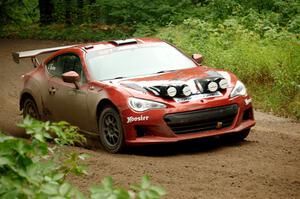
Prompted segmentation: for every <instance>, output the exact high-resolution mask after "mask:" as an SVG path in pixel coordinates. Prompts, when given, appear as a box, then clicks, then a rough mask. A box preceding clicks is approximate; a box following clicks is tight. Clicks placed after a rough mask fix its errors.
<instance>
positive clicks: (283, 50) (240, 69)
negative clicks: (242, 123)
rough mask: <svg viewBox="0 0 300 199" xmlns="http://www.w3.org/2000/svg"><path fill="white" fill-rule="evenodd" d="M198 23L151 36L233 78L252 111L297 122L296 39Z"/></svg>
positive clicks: (299, 65) (299, 47) (299, 63)
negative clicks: (241, 84) (244, 89)
mask: <svg viewBox="0 0 300 199" xmlns="http://www.w3.org/2000/svg"><path fill="white" fill-rule="evenodd" d="M195 23H196V24H195ZM197 23H198V24H197ZM199 23H200V24H199ZM201 23H202V22H199V21H197V20H196V22H195V21H193V20H190V21H186V22H185V23H184V24H181V25H176V26H169V27H164V28H161V29H159V30H158V32H157V33H156V34H155V35H154V36H156V37H159V38H162V39H164V40H167V41H169V42H171V43H174V44H175V45H176V46H178V47H179V48H181V49H182V50H184V51H186V52H188V53H189V54H192V53H198V52H200V53H202V54H203V55H204V64H206V65H208V66H211V67H216V68H224V69H226V70H228V71H231V72H233V73H234V74H236V75H237V76H238V78H240V79H241V80H242V81H243V82H244V83H245V84H246V85H247V88H248V91H249V93H250V94H251V95H252V96H253V98H254V104H255V107H256V108H258V109H261V110H263V111H267V112H272V113H274V114H277V115H281V116H286V117H293V118H296V119H300V92H299V91H300V56H299V54H300V44H299V41H297V35H292V34H289V33H285V34H282V32H280V33H278V34H276V33H274V34H272V37H270V36H267V35H264V36H260V35H258V34H257V33H255V32H252V31H248V30H247V29H245V28H244V27H242V26H241V25H239V24H238V25H237V26H236V27H224V26H221V27H217V28H214V27H213V26H212V25H210V24H203V23H202V24H201ZM205 29H206V30H205ZM209 29H211V30H209ZM137 36H138V35H137Z"/></svg>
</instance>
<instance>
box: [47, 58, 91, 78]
mask: <svg viewBox="0 0 300 199" xmlns="http://www.w3.org/2000/svg"><path fill="white" fill-rule="evenodd" d="M46 68H47V70H48V72H49V73H50V74H51V75H53V76H55V77H61V76H62V74H63V73H66V72H69V71H75V72H77V73H78V74H79V76H80V79H81V81H80V82H81V83H85V82H86V78H85V75H84V72H83V70H82V65H81V61H80V58H79V57H78V56H77V55H74V54H64V55H59V56H57V57H55V58H54V59H52V60H51V61H49V62H48V63H47V65H46Z"/></svg>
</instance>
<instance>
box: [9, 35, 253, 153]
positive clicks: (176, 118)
mask: <svg viewBox="0 0 300 199" xmlns="http://www.w3.org/2000/svg"><path fill="white" fill-rule="evenodd" d="M45 53H52V54H51V55H50V56H49V57H48V58H47V59H45V60H44V61H43V62H41V63H40V62H39V60H38V59H37V56H38V55H41V54H45ZM12 55H13V59H14V61H15V62H16V63H19V60H20V59H22V58H31V59H32V62H33V65H34V67H35V69H34V70H32V71H31V72H29V73H27V74H25V75H23V76H22V79H23V82H24V84H23V90H22V91H21V95H20V110H21V111H23V115H24V116H26V115H30V116H32V117H34V118H37V119H40V120H50V121H61V120H64V121H68V122H70V123H71V124H73V125H76V126H78V127H79V128H80V130H81V131H82V132H84V133H88V134H92V135H96V136H97V137H98V138H99V141H100V142H101V145H102V146H103V148H104V149H105V150H107V151H109V152H111V153H116V152H120V151H121V150H122V149H124V147H126V146H129V145H141V144H154V143H167V142H177V141H181V140H188V139H195V138H201V137H208V136H225V135H227V137H231V138H232V139H239V140H242V139H244V138H245V137H246V136H247V135H248V133H249V131H250V128H251V127H252V126H254V125H255V120H254V117H253V108H252V103H251V97H250V96H249V95H248V94H247V91H246V88H245V86H244V84H243V83H242V82H241V81H240V80H238V79H237V77H236V76H235V75H234V74H232V73H230V72H226V71H224V70H220V69H214V68H209V67H207V66H204V65H201V62H202V56H201V55H200V54H193V55H192V56H191V57H189V56H188V55H186V54H185V53H183V52H182V51H180V50H179V49H177V48H176V47H175V46H173V45H172V44H169V43H167V42H164V41H161V40H159V39H152V38H135V39H125V40H113V41H108V42H98V43H91V44H80V45H71V46H62V47H55V48H47V49H39V50H32V51H24V52H14V53H12Z"/></svg>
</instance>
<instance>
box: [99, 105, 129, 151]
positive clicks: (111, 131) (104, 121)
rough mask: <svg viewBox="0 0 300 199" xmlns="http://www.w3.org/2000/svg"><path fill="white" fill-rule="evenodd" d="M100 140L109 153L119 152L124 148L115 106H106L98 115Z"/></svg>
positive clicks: (121, 129)
mask: <svg viewBox="0 0 300 199" xmlns="http://www.w3.org/2000/svg"><path fill="white" fill-rule="evenodd" d="M98 125H99V133H100V141H101V144H102V146H103V148H104V149H105V150H107V151H108V152H110V153H118V152H121V151H122V149H123V148H124V146H125V144H124V134H123V127H122V122H121V118H120V115H119V113H118V112H117V111H116V109H115V108H113V107H111V106H107V107H105V108H104V110H103V111H102V112H101V114H100V117H99V122H98Z"/></svg>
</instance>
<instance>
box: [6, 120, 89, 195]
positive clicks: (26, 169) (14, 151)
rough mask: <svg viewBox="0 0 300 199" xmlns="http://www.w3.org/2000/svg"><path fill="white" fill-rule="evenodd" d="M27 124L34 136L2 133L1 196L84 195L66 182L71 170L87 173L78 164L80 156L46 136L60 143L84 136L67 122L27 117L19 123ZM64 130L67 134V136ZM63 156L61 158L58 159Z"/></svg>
mask: <svg viewBox="0 0 300 199" xmlns="http://www.w3.org/2000/svg"><path fill="white" fill-rule="evenodd" d="M19 126H20V127H23V128H25V130H26V133H27V134H29V135H31V137H32V140H31V141H30V142H29V141H27V140H22V139H17V138H13V137H9V136H6V135H4V134H0V173H1V177H0V197H1V198H49V197H57V198H81V195H82V194H81V193H80V192H79V191H78V190H77V189H76V188H74V187H72V186H71V185H70V184H68V183H66V182H64V179H65V177H66V175H67V174H68V173H70V172H74V171H76V172H74V173H76V174H81V173H86V170H84V169H83V168H84V167H83V166H82V165H80V164H79V159H78V158H73V157H74V156H78V157H81V156H82V155H78V154H75V153H72V154H71V155H66V156H65V155H64V154H63V153H61V152H60V151H59V150H58V148H56V147H52V148H51V147H49V146H48V145H47V143H46V140H52V139H53V138H52V136H51V134H54V135H55V136H57V137H56V138H54V141H55V142H56V143H58V144H60V145H62V144H74V143H82V142H84V141H85V138H84V137H82V136H81V135H79V134H78V133H77V132H76V131H75V130H74V127H72V126H70V125H69V124H67V123H65V122H59V123H53V124H51V123H49V122H46V123H43V122H40V121H36V120H33V119H31V118H29V117H26V118H25V120H24V122H23V123H22V124H20V125H19ZM63 131H64V132H66V133H67V134H68V136H64V135H62V134H63ZM59 159H60V160H63V161H62V162H61V161H58V160H59Z"/></svg>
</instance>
